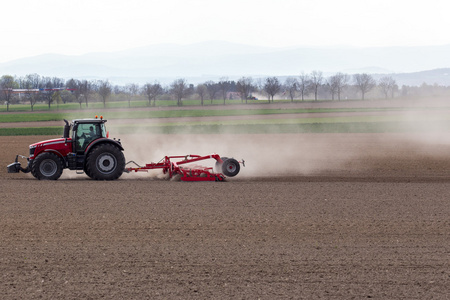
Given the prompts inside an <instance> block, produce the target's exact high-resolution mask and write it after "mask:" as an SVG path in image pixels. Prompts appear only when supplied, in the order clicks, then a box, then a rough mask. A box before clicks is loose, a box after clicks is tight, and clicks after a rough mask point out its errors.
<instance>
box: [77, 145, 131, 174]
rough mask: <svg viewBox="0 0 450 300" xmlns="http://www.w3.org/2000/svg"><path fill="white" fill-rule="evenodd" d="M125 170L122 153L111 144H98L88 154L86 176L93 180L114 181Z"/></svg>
mask: <svg viewBox="0 0 450 300" xmlns="http://www.w3.org/2000/svg"><path fill="white" fill-rule="evenodd" d="M124 169H125V157H124V155H123V153H122V151H121V150H120V149H119V148H118V147H116V146H114V145H112V144H100V145H98V146H96V147H95V148H94V149H92V151H91V152H90V153H89V154H88V157H87V159H86V171H85V172H86V174H87V175H88V176H89V177H91V178H92V179H95V180H115V179H117V178H119V177H120V176H121V175H122V173H123V170H124Z"/></svg>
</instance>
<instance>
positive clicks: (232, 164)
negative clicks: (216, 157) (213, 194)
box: [222, 158, 241, 177]
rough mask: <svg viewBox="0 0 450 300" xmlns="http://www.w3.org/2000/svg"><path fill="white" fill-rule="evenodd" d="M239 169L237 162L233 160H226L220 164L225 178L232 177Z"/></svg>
mask: <svg viewBox="0 0 450 300" xmlns="http://www.w3.org/2000/svg"><path fill="white" fill-rule="evenodd" d="M240 169H241V166H240V165H239V162H238V161H237V160H235V159H234V158H228V159H227V160H225V161H224V162H223V164H222V172H223V174H224V175H225V176H229V177H234V176H236V175H237V174H238V173H239V171H240Z"/></svg>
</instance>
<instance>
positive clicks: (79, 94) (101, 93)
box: [0, 71, 446, 111]
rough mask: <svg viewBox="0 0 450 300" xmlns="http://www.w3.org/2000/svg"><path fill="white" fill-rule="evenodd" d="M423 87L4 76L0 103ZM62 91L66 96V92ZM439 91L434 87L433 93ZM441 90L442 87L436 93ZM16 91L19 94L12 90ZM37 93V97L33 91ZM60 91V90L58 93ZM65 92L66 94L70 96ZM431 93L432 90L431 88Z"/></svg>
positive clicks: (309, 95) (312, 96)
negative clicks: (163, 82) (123, 82)
mask: <svg viewBox="0 0 450 300" xmlns="http://www.w3.org/2000/svg"><path fill="white" fill-rule="evenodd" d="M427 87H429V86H428V85H426V84H425V83H424V84H423V85H422V86H421V87H418V88H417V87H408V86H402V88H401V89H400V88H399V87H398V85H397V83H396V81H395V80H394V79H393V78H392V77H391V76H385V77H382V78H380V79H379V80H378V81H377V80H375V79H374V78H373V76H372V75H370V74H366V73H361V74H354V75H349V74H345V73H336V74H335V75H332V76H330V77H328V78H325V77H324V76H323V73H322V72H321V71H312V72H311V73H309V74H306V73H304V72H303V73H301V74H300V75H299V76H297V77H293V76H291V77H287V78H286V79H285V80H284V81H283V82H282V81H281V80H280V79H279V78H278V77H275V76H272V77H266V78H259V79H256V80H255V79H253V78H252V77H241V78H240V79H239V80H237V81H234V80H228V78H226V77H223V78H220V80H219V81H212V80H210V81H206V82H204V83H199V84H197V85H193V84H189V83H188V82H187V80H186V79H184V78H179V79H175V80H174V81H173V82H172V83H171V84H170V85H167V86H163V85H161V84H160V83H159V82H158V81H155V82H151V83H150V82H149V83H146V84H144V85H142V86H140V85H138V84H136V83H130V84H127V85H125V86H119V85H114V86H113V85H112V84H111V83H110V82H109V81H108V80H86V79H83V80H79V79H74V78H72V79H69V80H64V79H62V78H58V77H45V76H40V75H38V74H29V75H26V76H23V77H15V76H11V75H3V76H2V77H1V78H0V100H2V101H3V102H4V104H5V105H6V106H7V109H6V110H7V111H9V105H11V104H14V103H18V102H22V103H29V104H30V107H31V110H32V111H33V107H34V105H35V104H36V103H38V102H39V103H45V104H48V107H49V109H50V106H51V104H53V103H56V104H57V105H58V104H59V103H67V102H75V103H78V104H79V105H80V108H82V104H83V103H84V104H85V106H86V107H88V106H89V102H90V101H93V100H94V99H96V100H97V101H101V102H103V105H104V106H105V107H106V103H107V101H108V99H109V98H110V97H112V96H115V98H119V99H120V100H122V101H128V105H129V106H130V107H131V101H132V100H134V99H136V97H141V98H142V97H145V99H146V100H147V101H148V105H149V106H155V105H156V100H157V99H163V100H164V99H173V100H176V103H177V105H178V106H181V105H182V103H183V102H182V101H183V100H184V99H188V98H193V97H194V98H196V99H199V100H200V103H201V105H204V104H205V101H207V100H210V101H211V103H212V101H213V100H219V99H220V100H223V104H224V105H225V104H226V101H227V100H232V99H240V100H241V102H242V103H244V102H245V103H248V100H258V99H257V97H256V96H255V95H257V96H259V97H261V96H262V97H264V98H267V101H269V102H273V101H274V99H275V96H277V99H290V101H292V102H294V100H296V99H298V100H301V101H304V100H306V99H308V100H314V101H317V100H318V99H330V100H338V101H339V100H342V99H357V98H358V97H359V98H360V99H362V100H364V99H365V98H366V96H367V94H368V93H370V92H372V91H373V90H376V96H373V95H372V98H386V99H388V98H394V97H397V96H405V95H407V94H408V93H411V92H413V93H417V90H419V91H420V92H424V91H425V90H427ZM63 88H66V89H68V90H65V89H63ZM438 88H439V87H438ZM440 88H444V89H445V88H446V87H440ZM18 89H20V90H21V91H20V93H18V92H17V90H18ZM37 89H40V91H39V92H37V91H36V90H37ZM58 89H60V90H58ZM69 90H70V91H69ZM434 90H436V87H435V88H434Z"/></svg>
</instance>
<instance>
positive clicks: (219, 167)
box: [214, 156, 228, 173]
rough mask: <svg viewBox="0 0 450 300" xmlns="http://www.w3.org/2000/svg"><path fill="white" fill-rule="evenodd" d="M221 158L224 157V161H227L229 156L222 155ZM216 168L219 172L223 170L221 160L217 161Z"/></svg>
mask: <svg viewBox="0 0 450 300" xmlns="http://www.w3.org/2000/svg"><path fill="white" fill-rule="evenodd" d="M220 159H222V160H223V161H226V160H227V159H228V157H225V156H224V157H221V158H220ZM214 170H215V171H216V172H217V173H221V172H222V163H221V162H218V161H216V165H215V166H214Z"/></svg>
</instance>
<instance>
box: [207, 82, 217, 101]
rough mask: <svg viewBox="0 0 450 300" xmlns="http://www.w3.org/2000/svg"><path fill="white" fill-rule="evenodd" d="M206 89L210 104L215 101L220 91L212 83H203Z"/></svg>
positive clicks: (215, 84)
mask: <svg viewBox="0 0 450 300" xmlns="http://www.w3.org/2000/svg"><path fill="white" fill-rule="evenodd" d="M205 85H206V89H207V90H208V94H209V99H210V100H211V104H212V102H213V100H214V99H216V95H217V93H218V92H219V91H220V86H219V85H218V84H217V83H215V82H214V81H211V80H210V81H207V82H205Z"/></svg>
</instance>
